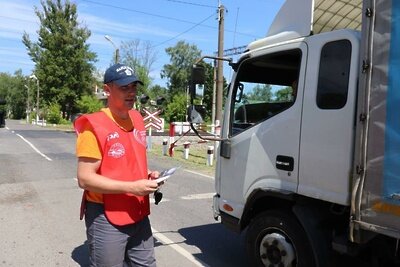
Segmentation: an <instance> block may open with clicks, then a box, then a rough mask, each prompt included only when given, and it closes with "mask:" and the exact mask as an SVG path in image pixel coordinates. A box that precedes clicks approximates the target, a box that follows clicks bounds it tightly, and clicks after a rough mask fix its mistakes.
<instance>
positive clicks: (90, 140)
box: [76, 108, 133, 203]
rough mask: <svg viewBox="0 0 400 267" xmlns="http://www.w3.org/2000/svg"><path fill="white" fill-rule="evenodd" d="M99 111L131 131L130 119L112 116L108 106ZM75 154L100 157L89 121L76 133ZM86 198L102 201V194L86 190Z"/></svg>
mask: <svg viewBox="0 0 400 267" xmlns="http://www.w3.org/2000/svg"><path fill="white" fill-rule="evenodd" d="M101 111H103V112H104V113H106V114H107V116H108V117H109V118H111V119H112V120H113V121H115V122H116V123H117V124H118V126H119V127H121V129H123V130H124V131H127V132H129V131H132V129H133V123H132V120H131V119H127V120H122V119H120V118H118V117H116V116H115V117H114V116H113V114H112V113H111V111H110V109H109V108H103V109H101ZM76 156H77V157H78V158H79V157H86V158H93V159H98V160H101V159H102V151H101V148H100V147H99V144H98V142H97V139H96V135H95V134H94V132H93V129H92V127H91V125H90V124H89V123H88V124H86V125H85V128H84V130H83V131H82V133H80V134H78V138H77V140H76ZM86 199H87V200H88V201H91V202H96V203H103V194H101V193H96V192H90V191H87V194H86Z"/></svg>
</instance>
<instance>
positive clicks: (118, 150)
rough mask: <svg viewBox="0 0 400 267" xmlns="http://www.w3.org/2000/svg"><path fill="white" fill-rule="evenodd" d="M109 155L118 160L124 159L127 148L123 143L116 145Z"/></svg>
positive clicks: (112, 147)
mask: <svg viewBox="0 0 400 267" xmlns="http://www.w3.org/2000/svg"><path fill="white" fill-rule="evenodd" d="M107 155H108V156H110V157H113V158H116V159H118V158H120V157H122V156H123V155H125V148H124V146H123V145H122V144H121V143H115V144H113V145H112V146H111V147H110V149H109V150H108V153H107Z"/></svg>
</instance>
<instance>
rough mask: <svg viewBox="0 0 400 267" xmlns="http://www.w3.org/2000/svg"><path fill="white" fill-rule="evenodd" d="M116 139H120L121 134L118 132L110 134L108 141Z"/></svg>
mask: <svg viewBox="0 0 400 267" xmlns="http://www.w3.org/2000/svg"><path fill="white" fill-rule="evenodd" d="M115 138H119V134H118V133H117V132H113V133H110V134H109V135H108V136H107V141H110V140H113V139H115Z"/></svg>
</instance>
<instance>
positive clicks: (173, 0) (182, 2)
mask: <svg viewBox="0 0 400 267" xmlns="http://www.w3.org/2000/svg"><path fill="white" fill-rule="evenodd" d="M166 1H169V2H176V3H181V4H186V5H192V6H201V7H211V8H215V9H216V8H218V7H216V6H209V5H203V4H197V3H192V2H185V1H179V0H166Z"/></svg>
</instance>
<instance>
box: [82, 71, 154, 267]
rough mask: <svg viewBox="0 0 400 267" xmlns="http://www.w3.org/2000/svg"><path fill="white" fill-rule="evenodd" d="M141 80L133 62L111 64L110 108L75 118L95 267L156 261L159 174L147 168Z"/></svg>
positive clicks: (84, 209)
mask: <svg viewBox="0 0 400 267" xmlns="http://www.w3.org/2000/svg"><path fill="white" fill-rule="evenodd" d="M138 84H141V85H143V83H142V82H141V81H140V80H138V79H137V78H136V76H135V74H134V73H133V70H132V69H131V68H130V67H128V66H125V65H122V64H115V65H113V66H111V67H110V68H109V69H107V71H106V73H105V74H104V92H105V94H106V96H107V97H108V108H104V109H102V110H101V111H99V112H95V113H92V114H87V115H83V116H81V117H79V118H78V119H77V120H76V121H75V123H74V126H75V130H76V132H77V134H78V138H77V144H76V154H77V157H78V170H77V176H78V183H79V186H80V187H81V188H82V189H84V190H85V191H84V195H83V199H82V207H81V219H82V217H83V215H85V223H86V233H87V239H88V243H89V254H90V255H89V258H90V266H156V262H155V257H154V241H153V236H152V232H151V226H150V222H149V218H148V215H149V214H150V204H149V194H151V193H154V192H155V191H156V190H157V189H158V184H157V182H156V181H154V180H152V179H155V178H157V177H158V175H159V173H158V172H157V171H155V172H151V171H149V170H148V169H147V158H146V131H145V128H144V123H143V118H142V116H141V115H140V113H139V112H138V111H136V110H133V109H132V107H133V105H134V103H135V101H136V94H137V86H138Z"/></svg>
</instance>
